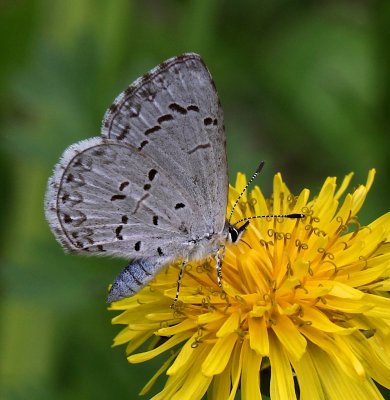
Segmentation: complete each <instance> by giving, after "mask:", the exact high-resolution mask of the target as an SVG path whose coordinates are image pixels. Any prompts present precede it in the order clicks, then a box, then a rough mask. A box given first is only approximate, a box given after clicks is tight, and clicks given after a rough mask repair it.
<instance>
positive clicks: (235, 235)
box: [227, 221, 249, 244]
mask: <svg viewBox="0 0 390 400" xmlns="http://www.w3.org/2000/svg"><path fill="white" fill-rule="evenodd" d="M248 225H249V221H245V223H244V224H243V225H241V226H240V227H239V228H238V227H237V226H236V225H230V224H229V227H228V237H227V242H228V243H229V244H230V243H237V242H238V241H239V240H240V239H241V236H242V235H243V234H244V232H245V231H246V230H247V228H248Z"/></svg>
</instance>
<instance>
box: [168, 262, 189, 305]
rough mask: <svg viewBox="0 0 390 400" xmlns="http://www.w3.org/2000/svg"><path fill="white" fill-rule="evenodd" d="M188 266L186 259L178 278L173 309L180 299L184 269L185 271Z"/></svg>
mask: <svg viewBox="0 0 390 400" xmlns="http://www.w3.org/2000/svg"><path fill="white" fill-rule="evenodd" d="M186 265H187V260H186V259H185V260H183V262H182V263H181V266H180V270H179V275H178V277H177V286H176V295H175V298H174V300H173V304H172V305H171V308H175V305H176V303H177V300H178V299H179V292H180V284H181V280H182V278H183V274H184V269H185V267H186Z"/></svg>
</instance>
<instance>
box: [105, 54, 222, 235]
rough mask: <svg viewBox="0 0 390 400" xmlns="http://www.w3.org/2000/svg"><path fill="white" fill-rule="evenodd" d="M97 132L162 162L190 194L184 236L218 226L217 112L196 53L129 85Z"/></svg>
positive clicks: (207, 75) (219, 132)
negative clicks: (189, 213)
mask: <svg viewBox="0 0 390 400" xmlns="http://www.w3.org/2000/svg"><path fill="white" fill-rule="evenodd" d="M102 136H103V137H104V138H110V139H116V140H118V142H121V143H128V144H131V145H133V146H135V147H136V148H137V149H139V151H140V153H141V154H144V155H147V156H148V157H150V158H151V159H152V160H154V162H155V163H156V165H158V166H160V167H161V166H163V167H164V169H165V170H166V171H167V172H168V173H169V176H170V179H171V182H176V183H177V184H178V185H179V186H180V187H181V191H182V193H183V194H185V196H186V197H187V198H190V199H191V206H192V209H193V210H194V212H195V213H194V215H193V216H192V215H189V216H188V218H187V219H186V220H185V221H184V222H185V227H186V228H187V230H188V231H189V235H190V237H192V238H196V237H200V236H204V235H205V234H207V233H214V232H216V233H219V232H221V231H222V229H223V226H224V223H225V215H226V203H227V188H228V177H227V162H226V150H225V142H226V140H225V134H224V122H223V113H222V109H221V106H220V102H219V98H218V94H217V91H216V89H215V85H214V82H213V80H212V78H211V76H210V73H209V71H208V70H207V67H206V66H205V64H204V63H203V61H202V60H201V58H200V57H199V56H198V55H197V54H192V53H191V54H184V55H182V56H179V57H175V58H172V59H170V60H168V61H166V62H164V63H162V64H160V65H159V66H157V67H156V68H154V69H153V70H152V71H150V72H149V73H148V74H146V75H144V76H143V77H142V78H139V79H138V80H137V81H135V82H134V83H133V84H132V85H131V86H129V87H128V89H127V90H125V91H124V92H123V93H121V94H120V95H119V96H118V97H117V98H116V100H115V101H114V103H113V105H112V106H111V107H110V108H109V110H108V111H107V113H106V115H105V118H104V120H103V127H102ZM177 202H179V201H177Z"/></svg>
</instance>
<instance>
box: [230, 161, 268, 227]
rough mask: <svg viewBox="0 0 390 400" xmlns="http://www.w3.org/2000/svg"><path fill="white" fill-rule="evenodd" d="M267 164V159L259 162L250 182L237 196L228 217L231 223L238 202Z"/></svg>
mask: <svg viewBox="0 0 390 400" xmlns="http://www.w3.org/2000/svg"><path fill="white" fill-rule="evenodd" d="M264 164H265V161H261V163H260V164H259V166H258V167H257V168H256V171H255V173H254V174H253V175H252V177H251V179H249V181H248V183H247V184H246V185H245V187H244V189H242V191H241V193H240V194H239V196H238V197H237V200H236V202H235V203H234V204H233V207H232V210H231V211H230V215H229V218H228V222H229V224H230V220H231V219H232V216H233V213H234V210H235V208H236V206H237V204H238V202H239V201H240V199H241V197H242V196H243V195H244V193H245V192H246V190H247V189H248V186H249V185H250V184H251V183H252V182H253V180H254V179H255V178H256V176H257V175H259V174H260V172H261V170H262V169H263V167H264Z"/></svg>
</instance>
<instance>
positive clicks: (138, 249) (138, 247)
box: [134, 241, 141, 251]
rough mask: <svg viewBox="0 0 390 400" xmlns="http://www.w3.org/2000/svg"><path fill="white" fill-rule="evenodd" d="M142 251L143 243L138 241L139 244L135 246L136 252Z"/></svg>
mask: <svg viewBox="0 0 390 400" xmlns="http://www.w3.org/2000/svg"><path fill="white" fill-rule="evenodd" d="M140 249H141V242H140V241H138V242H137V243H136V244H135V245H134V250H135V251H140Z"/></svg>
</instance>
